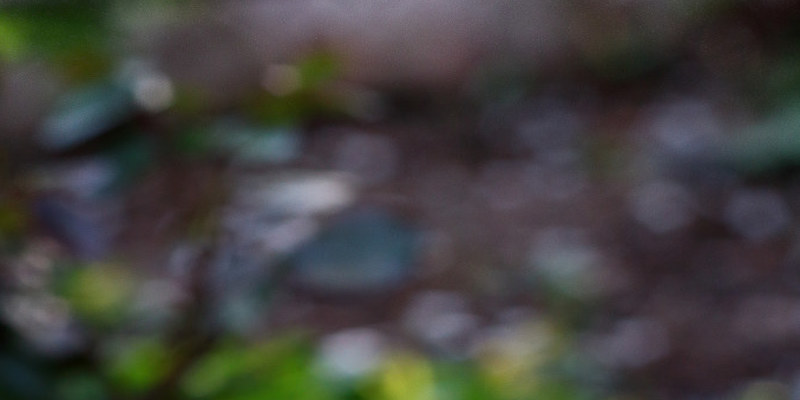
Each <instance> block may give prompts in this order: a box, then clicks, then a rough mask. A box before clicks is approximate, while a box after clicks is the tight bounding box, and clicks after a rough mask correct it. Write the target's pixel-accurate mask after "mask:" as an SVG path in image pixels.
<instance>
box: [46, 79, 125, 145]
mask: <svg viewBox="0 0 800 400" xmlns="http://www.w3.org/2000/svg"><path fill="white" fill-rule="evenodd" d="M135 112H136V105H135V103H134V101H133V97H132V96H131V93H130V91H129V90H128V88H127V87H125V86H122V85H120V84H115V83H101V84H96V85H91V86H88V87H83V88H81V89H79V90H77V91H74V92H70V93H67V94H66V95H65V96H64V97H62V98H61V99H60V100H59V101H58V103H57V104H56V107H55V110H54V111H53V113H52V114H50V115H49V116H48V117H47V119H45V121H44V123H43V125H42V127H41V129H40V131H39V141H40V143H41V144H42V146H43V147H45V148H46V149H48V150H53V151H64V150H69V149H72V148H74V147H76V146H78V145H80V144H83V143H86V142H87V141H89V140H91V139H94V138H96V137H98V136H99V135H101V134H103V133H105V132H107V131H108V130H110V129H112V128H115V127H117V126H119V125H120V124H122V123H123V122H124V121H126V120H128V119H129V118H131V117H132V116H133V114H134V113H135Z"/></svg>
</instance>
